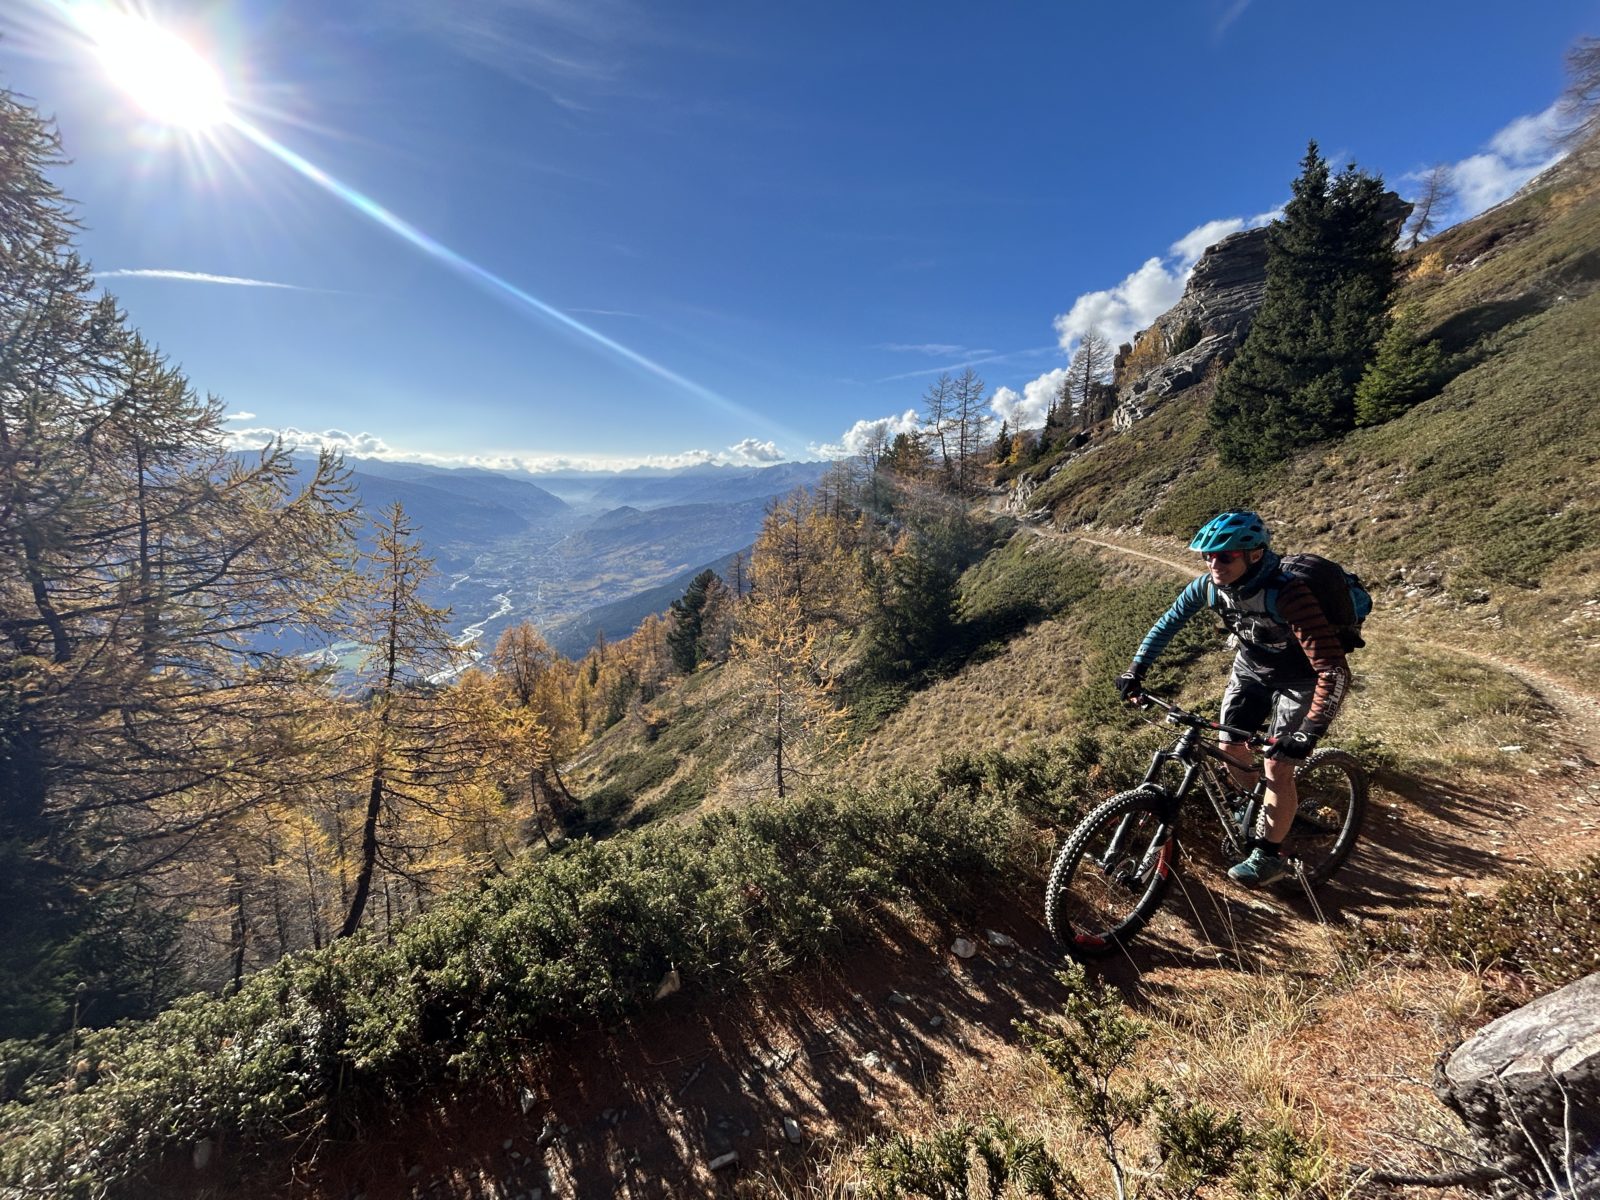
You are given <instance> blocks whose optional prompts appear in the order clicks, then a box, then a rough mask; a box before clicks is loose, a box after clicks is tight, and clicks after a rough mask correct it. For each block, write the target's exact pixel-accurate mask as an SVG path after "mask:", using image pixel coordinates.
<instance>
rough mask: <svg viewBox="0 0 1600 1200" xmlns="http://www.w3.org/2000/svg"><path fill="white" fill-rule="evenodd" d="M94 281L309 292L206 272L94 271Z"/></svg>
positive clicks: (264, 281) (292, 287) (293, 286)
mask: <svg viewBox="0 0 1600 1200" xmlns="http://www.w3.org/2000/svg"><path fill="white" fill-rule="evenodd" d="M94 277H95V278H96V279H178V280H182V281H183V282H184V283H226V284H231V285H233V286H234V287H255V288H282V289H284V290H285V291H290V292H309V291H314V290H315V289H313V288H304V287H301V286H300V285H299V284H294V283H273V282H272V281H271V280H269V279H246V278H244V277H243V276H240V275H213V274H211V273H210V272H208V271H169V270H167V269H165V268H148V269H146V268H138V269H133V268H122V269H120V270H116V271H96V272H95V273H94Z"/></svg>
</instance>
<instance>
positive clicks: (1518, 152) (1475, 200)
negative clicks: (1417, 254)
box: [1406, 101, 1567, 227]
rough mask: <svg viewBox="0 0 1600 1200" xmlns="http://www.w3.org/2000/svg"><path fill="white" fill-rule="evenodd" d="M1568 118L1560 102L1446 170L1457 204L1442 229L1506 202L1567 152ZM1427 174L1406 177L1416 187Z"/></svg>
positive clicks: (1524, 119) (1519, 120)
mask: <svg viewBox="0 0 1600 1200" xmlns="http://www.w3.org/2000/svg"><path fill="white" fill-rule="evenodd" d="M1566 129H1567V116H1566V114H1565V113H1564V112H1563V110H1562V106H1561V103H1560V101H1557V102H1556V103H1554V104H1552V105H1551V106H1550V107H1549V108H1547V109H1545V110H1544V111H1543V112H1538V113H1531V114H1529V115H1527V116H1521V117H1518V118H1517V119H1516V120H1514V121H1512V122H1511V123H1510V124H1509V125H1507V126H1506V127H1505V128H1504V129H1502V130H1500V131H1499V132H1498V133H1496V134H1495V135H1494V136H1493V137H1492V138H1490V139H1489V143H1488V148H1487V149H1485V150H1482V151H1480V152H1479V153H1477V154H1471V155H1468V156H1467V157H1466V158H1463V159H1462V160H1461V161H1460V162H1456V163H1450V164H1447V165H1448V166H1449V168H1450V182H1451V185H1452V186H1453V187H1454V188H1455V202H1454V203H1453V204H1452V205H1451V206H1450V208H1449V210H1448V211H1447V212H1445V213H1443V214H1441V216H1442V221H1441V227H1443V226H1447V225H1454V224H1456V223H1457V222H1460V221H1465V220H1466V219H1467V218H1469V217H1475V216H1477V215H1478V214H1479V213H1481V212H1483V211H1484V209H1487V208H1493V207H1494V206H1495V205H1496V204H1499V203H1500V202H1501V201H1502V200H1505V199H1506V198H1508V197H1509V196H1510V195H1511V194H1512V193H1514V192H1515V191H1516V190H1517V189H1518V188H1520V187H1521V186H1522V185H1523V184H1525V183H1527V182H1528V180H1530V179H1532V178H1533V177H1534V176H1535V175H1537V174H1539V173H1540V172H1541V171H1545V170H1548V169H1549V168H1550V167H1553V166H1554V165H1555V164H1556V163H1557V162H1559V161H1560V160H1561V158H1562V157H1563V155H1564V154H1565V153H1566V151H1565V150H1564V149H1563V148H1562V147H1561V145H1560V139H1561V135H1562V134H1563V133H1564V132H1565V131H1566ZM1429 170H1431V168H1428V169H1424V170H1421V171H1414V172H1412V173H1411V174H1410V175H1408V176H1406V179H1407V180H1409V181H1411V182H1413V183H1420V182H1421V180H1422V179H1423V178H1424V177H1426V176H1427V174H1428V173H1429Z"/></svg>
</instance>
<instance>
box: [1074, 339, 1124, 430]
mask: <svg viewBox="0 0 1600 1200" xmlns="http://www.w3.org/2000/svg"><path fill="white" fill-rule="evenodd" d="M1111 359H1112V349H1111V343H1110V342H1109V341H1108V340H1107V339H1106V337H1105V335H1104V334H1102V333H1101V332H1100V331H1099V330H1098V329H1095V328H1093V327H1091V328H1089V329H1086V330H1084V332H1083V335H1082V336H1081V337H1079V339H1078V348H1077V349H1076V350H1075V351H1073V354H1072V361H1071V362H1069V363H1068V364H1067V377H1066V379H1065V380H1064V381H1063V383H1064V390H1065V391H1066V393H1067V395H1068V397H1069V399H1070V403H1071V409H1072V412H1073V413H1074V414H1075V420H1074V421H1072V422H1071V423H1072V424H1074V425H1075V426H1076V427H1077V428H1079V429H1088V428H1090V427H1091V426H1093V425H1094V424H1095V422H1096V421H1098V420H1100V419H1101V414H1100V404H1099V387H1100V385H1101V384H1103V383H1104V382H1105V381H1106V379H1107V378H1108V377H1109V376H1110V374H1111Z"/></svg>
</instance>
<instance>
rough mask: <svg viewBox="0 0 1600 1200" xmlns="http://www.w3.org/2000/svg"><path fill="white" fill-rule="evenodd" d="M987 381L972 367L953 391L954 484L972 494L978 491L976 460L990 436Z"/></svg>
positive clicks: (957, 488) (958, 489) (963, 491)
mask: <svg viewBox="0 0 1600 1200" xmlns="http://www.w3.org/2000/svg"><path fill="white" fill-rule="evenodd" d="M984 388H985V384H984V382H983V380H982V379H981V378H979V377H978V374H977V372H976V371H974V370H973V369H972V368H971V367H968V368H967V369H966V370H964V371H962V372H961V374H960V375H959V376H958V377H957V378H956V381H955V386H954V388H953V390H952V402H953V405H952V409H953V414H952V424H953V426H954V429H953V431H952V432H953V439H952V440H953V443H954V448H955V456H956V461H955V470H954V472H953V476H954V478H953V485H954V487H955V490H956V493H957V494H958V495H962V496H969V495H971V494H972V493H973V492H975V491H976V490H977V487H978V479H977V469H976V468H977V462H978V458H979V457H980V455H982V453H983V448H984V445H985V444H986V443H987V441H988V437H989V414H988V412H987V411H986V410H985V406H984Z"/></svg>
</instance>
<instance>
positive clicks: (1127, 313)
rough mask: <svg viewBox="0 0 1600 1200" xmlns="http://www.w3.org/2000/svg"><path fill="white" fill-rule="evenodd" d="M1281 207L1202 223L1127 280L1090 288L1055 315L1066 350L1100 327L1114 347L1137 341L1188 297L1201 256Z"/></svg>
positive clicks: (1271, 216)
mask: <svg viewBox="0 0 1600 1200" xmlns="http://www.w3.org/2000/svg"><path fill="white" fill-rule="evenodd" d="M1279 211H1281V210H1274V211H1272V212H1266V213H1259V214H1257V215H1256V216H1253V217H1249V218H1245V217H1223V218H1220V219H1218V220H1215V221H1207V222H1206V223H1205V224H1203V225H1197V226H1196V227H1195V228H1193V229H1191V230H1190V231H1189V232H1188V233H1186V234H1184V235H1183V236H1182V237H1181V238H1179V239H1178V240H1177V241H1175V242H1173V243H1172V245H1171V246H1169V247H1167V253H1166V254H1165V255H1152V256H1151V257H1150V258H1147V259H1145V261H1144V263H1143V265H1141V266H1140V267H1139V269H1138V270H1137V271H1134V272H1133V273H1132V274H1131V275H1128V276H1127V277H1126V278H1124V279H1123V280H1122V282H1121V283H1119V284H1117V285H1116V286H1114V287H1109V288H1106V289H1105V290H1104V291H1099V292H1085V293H1084V294H1083V295H1081V296H1079V297H1078V298H1077V299H1076V300H1074V301H1073V302H1072V307H1071V308H1070V309H1068V310H1067V311H1066V312H1064V313H1062V314H1060V315H1059V316H1057V317H1056V318H1055V322H1054V324H1055V330H1056V337H1057V339H1058V340H1059V343H1060V346H1061V349H1062V350H1063V351H1065V352H1066V353H1067V354H1069V355H1070V354H1071V353H1072V352H1073V351H1074V350H1076V349H1077V346H1078V339H1079V338H1081V337H1082V336H1083V335H1084V333H1085V332H1087V331H1088V330H1089V329H1098V330H1099V331H1100V333H1101V334H1102V335H1103V336H1104V337H1105V338H1106V339H1107V340H1108V341H1109V342H1110V343H1111V344H1112V345H1113V346H1118V345H1121V344H1122V343H1123V342H1127V341H1130V340H1132V338H1133V335H1134V334H1135V333H1137V332H1138V331H1139V330H1141V329H1146V328H1148V327H1149V325H1150V323H1151V322H1152V321H1154V320H1155V319H1156V318H1157V317H1159V316H1160V315H1161V314H1162V313H1164V312H1166V311H1167V309H1169V308H1171V307H1172V306H1173V305H1174V304H1176V303H1177V302H1178V301H1179V300H1180V299H1182V297H1183V287H1184V284H1185V283H1187V282H1188V280H1189V272H1190V271H1192V270H1194V264H1195V263H1197V262H1198V261H1200V256H1201V255H1202V254H1204V253H1205V252H1206V249H1207V248H1208V247H1210V246H1214V245H1215V244H1216V243H1218V242H1220V241H1221V240H1222V239H1223V238H1225V237H1227V236H1228V235H1229V234H1231V233H1237V232H1239V230H1241V229H1256V228H1259V227H1260V226H1262V225H1266V224H1267V223H1269V222H1270V221H1272V220H1273V219H1274V218H1275V217H1277V216H1278V214H1279Z"/></svg>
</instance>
